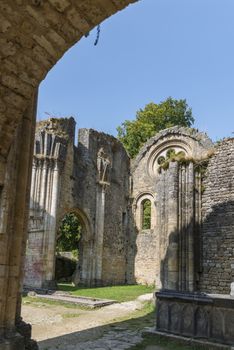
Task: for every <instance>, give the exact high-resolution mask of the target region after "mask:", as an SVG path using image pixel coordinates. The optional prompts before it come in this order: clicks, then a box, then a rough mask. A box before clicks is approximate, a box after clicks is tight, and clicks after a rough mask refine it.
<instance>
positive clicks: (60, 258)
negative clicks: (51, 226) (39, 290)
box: [55, 213, 82, 282]
mask: <svg viewBox="0 0 234 350" xmlns="http://www.w3.org/2000/svg"><path fill="white" fill-rule="evenodd" d="M81 235H82V224H81V222H80V220H79V218H78V216H77V215H76V214H74V213H68V214H66V215H65V216H64V217H63V219H62V220H61V223H60V226H59V229H58V235H57V244H56V269H55V271H56V272H55V278H56V280H57V281H58V282H59V281H60V282H71V281H72V279H73V274H74V273H75V270H76V267H77V265H78V261H79V255H80V254H79V243H80V239H81Z"/></svg>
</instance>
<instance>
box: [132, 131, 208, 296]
mask: <svg viewBox="0 0 234 350" xmlns="http://www.w3.org/2000/svg"><path fill="white" fill-rule="evenodd" d="M212 148H213V144H212V142H211V140H210V139H209V138H208V137H207V135H205V134H203V133H200V132H198V131H197V130H194V129H189V128H181V127H173V128H170V129H166V130H163V131H162V132H160V133H158V134H157V135H155V136H154V137H152V138H151V139H150V140H149V141H148V142H147V143H146V145H145V146H143V148H142V149H141V151H140V152H139V154H138V156H137V158H136V160H135V161H134V162H133V164H132V168H131V174H132V193H131V197H132V200H133V210H132V211H133V216H132V225H133V227H131V228H130V230H131V232H132V233H131V236H130V237H131V246H132V249H131V247H129V258H128V259H129V261H131V262H132V261H135V262H134V263H133V262H132V264H134V276H132V277H133V278H134V277H135V279H136V281H137V282H140V283H149V284H154V283H156V285H157V287H161V286H163V287H164V288H169V289H179V290H194V288H196V283H197V281H196V280H195V270H197V266H195V264H194V254H196V255H197V250H198V249H199V247H198V248H197V247H196V245H195V243H194V240H195V236H196V235H197V234H198V233H197V232H196V230H197V226H200V211H201V177H200V175H199V173H198V172H197V170H196V167H195V165H194V163H196V162H198V161H199V160H201V159H203V158H206V157H207V155H208V154H209V152H210V151H211V150H212ZM171 149H173V150H175V152H177V153H178V152H184V154H185V156H186V157H187V159H188V161H187V163H181V164H180V163H178V162H170V164H169V167H168V169H166V170H162V171H161V173H159V164H158V163H157V161H158V159H159V158H160V157H162V156H163V157H166V153H167V151H168V150H171ZM189 159H190V160H189ZM146 198H147V199H149V200H150V201H151V228H150V229H148V230H144V229H143V228H142V222H141V221H142V220H141V218H142V202H143V201H144V200H145V199H146ZM198 240H199V237H198ZM197 257H198V258H199V254H198V255H197ZM142 262H144V263H142Z"/></svg>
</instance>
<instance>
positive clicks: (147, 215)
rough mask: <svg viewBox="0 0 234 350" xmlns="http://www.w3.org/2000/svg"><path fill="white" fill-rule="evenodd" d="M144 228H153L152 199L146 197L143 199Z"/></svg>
mask: <svg viewBox="0 0 234 350" xmlns="http://www.w3.org/2000/svg"><path fill="white" fill-rule="evenodd" d="M141 206H142V229H143V230H149V229H151V201H150V200H149V199H145V200H144V201H142V204H141Z"/></svg>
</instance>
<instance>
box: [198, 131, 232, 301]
mask: <svg viewBox="0 0 234 350" xmlns="http://www.w3.org/2000/svg"><path fill="white" fill-rule="evenodd" d="M233 170H234V139H233V138H232V139H226V140H224V141H222V142H221V143H219V144H218V145H217V146H216V148H215V153H214V155H213V156H212V158H211V160H210V162H209V165H208V168H207V171H206V173H205V176H204V181H203V191H204V192H203V195H202V222H203V224H202V263H201V267H202V272H201V280H200V283H199V288H200V290H202V291H206V292H209V293H221V294H230V284H231V283H232V282H233V281H234V176H233V174H234V173H233Z"/></svg>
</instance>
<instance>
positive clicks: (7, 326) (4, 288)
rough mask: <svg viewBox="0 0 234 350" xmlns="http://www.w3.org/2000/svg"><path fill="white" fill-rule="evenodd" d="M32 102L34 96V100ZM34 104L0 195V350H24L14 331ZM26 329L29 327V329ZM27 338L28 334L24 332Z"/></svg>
mask: <svg viewBox="0 0 234 350" xmlns="http://www.w3.org/2000/svg"><path fill="white" fill-rule="evenodd" d="M35 100H36V96H35ZM35 100H34V99H33V100H32V104H31V106H30V107H29V108H28V110H27V111H26V112H25V113H24V115H23V116H22V120H21V122H20V124H19V126H18V128H17V131H16V133H15V141H14V143H13V144H12V146H11V149H10V152H9V154H8V159H7V166H6V172H5V178H4V185H3V188H2V191H1V196H2V198H1V204H0V205H1V208H0V210H1V224H0V227H1V233H0V248H1V258H0V260H1V267H2V268H1V269H0V284H1V286H0V315H1V316H0V332H1V334H0V349H1V350H6V349H7V350H13V349H14V350H16V349H17V350H24V349H25V345H26V344H27V345H28V341H27V340H26V339H25V338H24V334H23V335H20V334H19V333H18V331H20V330H18V329H17V325H18V324H17V323H18V320H19V315H18V311H20V289H21V283H20V280H21V277H22V263H23V255H24V254H23V253H24V247H25V241H26V235H25V227H26V222H27V220H28V215H27V214H28V199H29V196H28V195H29V190H30V172H31V169H30V168H31V155H32V140H33V137H34V120H35V108H34V107H35ZM29 329H30V327H29ZM28 336H29V337H30V331H29V332H28Z"/></svg>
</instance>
